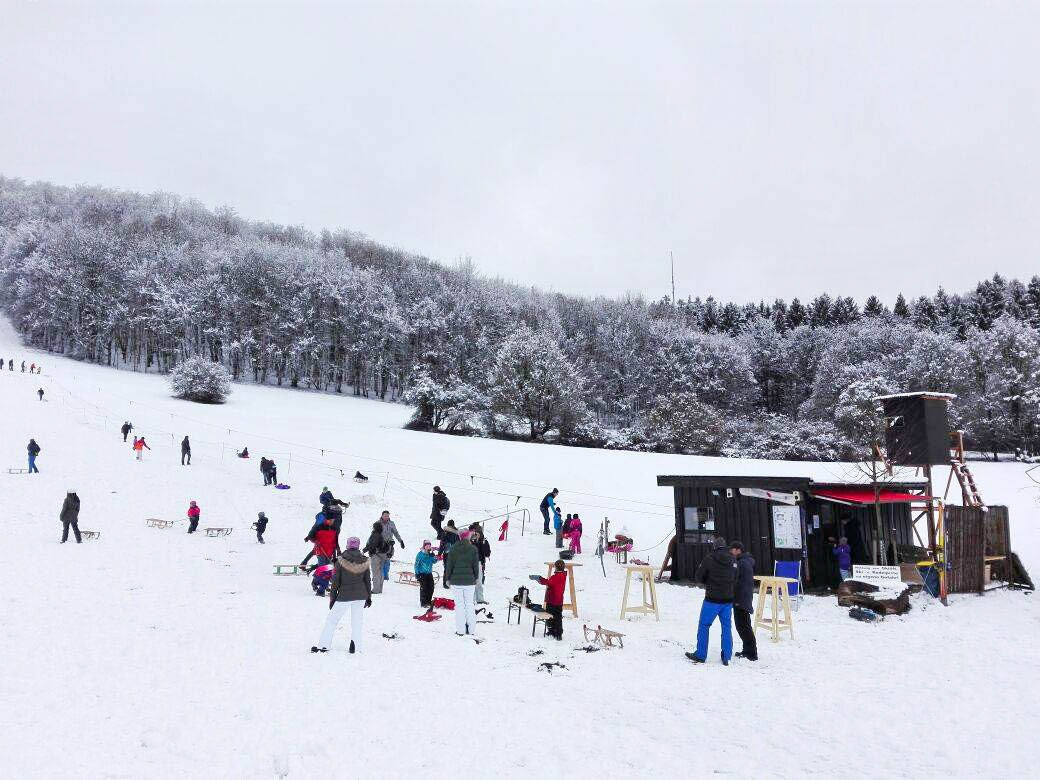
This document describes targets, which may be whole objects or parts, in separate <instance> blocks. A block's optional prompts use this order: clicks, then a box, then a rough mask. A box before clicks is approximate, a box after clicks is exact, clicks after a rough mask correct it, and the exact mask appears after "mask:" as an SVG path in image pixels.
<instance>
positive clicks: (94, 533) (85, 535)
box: [79, 531, 101, 539]
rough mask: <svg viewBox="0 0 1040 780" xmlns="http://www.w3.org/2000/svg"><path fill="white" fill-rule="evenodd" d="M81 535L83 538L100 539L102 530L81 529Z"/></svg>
mask: <svg viewBox="0 0 1040 780" xmlns="http://www.w3.org/2000/svg"><path fill="white" fill-rule="evenodd" d="M79 535H80V537H82V538H83V539H100V538H101V532H100V531H80V532H79Z"/></svg>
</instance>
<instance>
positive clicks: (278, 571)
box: [274, 563, 307, 577]
mask: <svg viewBox="0 0 1040 780" xmlns="http://www.w3.org/2000/svg"><path fill="white" fill-rule="evenodd" d="M274 573H275V576H277V577H288V576H292V575H294V574H302V575H304V576H307V570H306V569H304V568H303V567H302V566H300V564H298V563H276V564H275V565H274Z"/></svg>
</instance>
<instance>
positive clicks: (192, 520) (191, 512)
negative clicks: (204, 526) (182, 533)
mask: <svg viewBox="0 0 1040 780" xmlns="http://www.w3.org/2000/svg"><path fill="white" fill-rule="evenodd" d="M201 516H202V510H201V509H199V505H198V504H196V503H195V502H194V501H192V502H191V503H190V504H189V506H188V533H189V534H193V533H195V532H196V531H197V530H198V529H199V517H201Z"/></svg>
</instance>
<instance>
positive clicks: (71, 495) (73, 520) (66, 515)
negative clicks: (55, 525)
mask: <svg viewBox="0 0 1040 780" xmlns="http://www.w3.org/2000/svg"><path fill="white" fill-rule="evenodd" d="M60 518H61V526H62V529H61V543H62V544H65V542H67V541H68V540H69V526H70V525H71V526H72V532H73V533H74V534H75V535H76V544H79V543H80V542H82V541H83V540H82V539H80V537H79V496H77V495H76V491H75V490H70V491H69V492H68V495H66V496H65V503H63V504H62V505H61V515H60Z"/></svg>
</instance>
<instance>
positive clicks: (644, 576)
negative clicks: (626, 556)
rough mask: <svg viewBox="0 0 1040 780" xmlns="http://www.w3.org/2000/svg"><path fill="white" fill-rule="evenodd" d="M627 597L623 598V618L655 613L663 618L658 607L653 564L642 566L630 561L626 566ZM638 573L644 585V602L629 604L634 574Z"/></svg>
mask: <svg viewBox="0 0 1040 780" xmlns="http://www.w3.org/2000/svg"><path fill="white" fill-rule="evenodd" d="M625 571H626V572H627V574H626V575H625V597H624V598H623V599H622V600H621V619H622V620H624V619H625V615H628V614H634V615H653V616H654V618H655V619H656V620H660V619H661V613H660V611H659V610H658V607H657V586H656V585H654V569H653V567H652V566H640V565H639V564H635V563H630V564H628V565H627V566H625ZM633 574H638V575H639V578H640V580H642V585H643V603H642V604H640V605H639V606H631V607H630V606H629V605H628V594H629V591H630V590H631V586H632V575H633Z"/></svg>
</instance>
